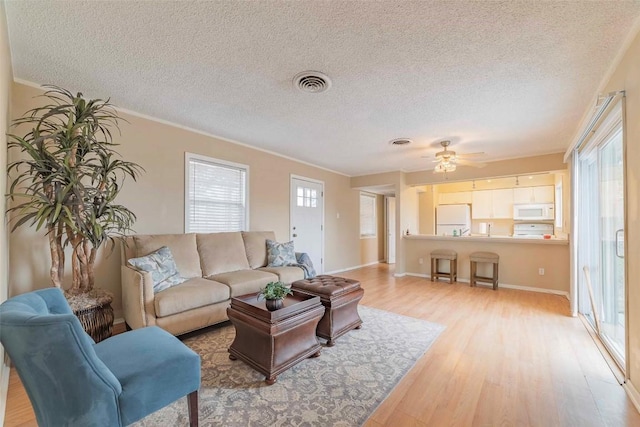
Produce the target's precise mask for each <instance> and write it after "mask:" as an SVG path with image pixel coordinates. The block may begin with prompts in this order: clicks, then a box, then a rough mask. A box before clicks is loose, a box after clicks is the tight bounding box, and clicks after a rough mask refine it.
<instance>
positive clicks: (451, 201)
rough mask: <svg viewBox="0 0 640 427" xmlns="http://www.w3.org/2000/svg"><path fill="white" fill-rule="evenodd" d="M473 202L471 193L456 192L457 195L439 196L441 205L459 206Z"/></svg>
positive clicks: (446, 194)
mask: <svg viewBox="0 0 640 427" xmlns="http://www.w3.org/2000/svg"><path fill="white" fill-rule="evenodd" d="M471 202H472V199H471V191H456V192H455V193H440V194H438V204H439V205H458V204H465V203H471Z"/></svg>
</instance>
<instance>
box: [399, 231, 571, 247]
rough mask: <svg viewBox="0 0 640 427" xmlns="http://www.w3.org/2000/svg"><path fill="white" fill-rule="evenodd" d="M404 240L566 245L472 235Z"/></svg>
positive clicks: (417, 236) (564, 241) (564, 242)
mask: <svg viewBox="0 0 640 427" xmlns="http://www.w3.org/2000/svg"><path fill="white" fill-rule="evenodd" d="M402 237H403V238H404V239H410V240H444V241H456V242H460V243H463V242H482V243H515V244H529V245H568V244H569V240H567V239H558V238H555V237H554V238H551V239H539V238H527V237H512V236H501V235H495V236H484V235H480V236H478V235H475V236H474V235H472V236H436V235H433V234H410V235H408V236H406V235H405V236H402Z"/></svg>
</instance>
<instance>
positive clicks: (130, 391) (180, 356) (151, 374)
mask: <svg viewBox="0 0 640 427" xmlns="http://www.w3.org/2000/svg"><path fill="white" fill-rule="evenodd" d="M94 349H95V351H96V355H97V356H98V358H99V359H101V360H102V361H103V362H104V364H105V365H106V366H107V367H108V368H109V370H110V371H111V372H112V373H113V374H114V375H115V377H116V378H117V379H118V381H120V384H122V393H121V394H120V396H119V397H118V399H119V401H120V412H121V415H122V422H123V424H125V425H126V424H130V423H133V422H135V421H137V420H139V419H141V418H143V417H144V416H146V415H147V414H150V413H152V412H155V411H157V410H158V409H161V408H163V407H164V406H166V405H168V404H169V403H171V402H174V401H175V400H177V399H179V398H181V397H182V396H185V395H187V394H189V393H190V392H192V391H194V390H197V389H198V388H199V386H200V356H198V355H197V354H196V353H195V352H193V350H191V349H189V348H188V347H187V346H185V345H184V344H182V342H180V340H179V339H177V338H176V337H174V336H173V335H171V334H170V333H168V332H166V331H165V330H163V329H160V328H159V327H157V326H150V327H147V328H142V329H136V330H134V331H129V332H127V333H125V334H120V335H116V336H114V337H111V338H109V339H107V340H104V341H101V342H99V343H98V344H96V345H95V346H94ZM168 372H171V373H173V375H167V373H168Z"/></svg>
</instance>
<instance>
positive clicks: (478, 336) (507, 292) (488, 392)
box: [5, 264, 640, 427]
mask: <svg viewBox="0 0 640 427" xmlns="http://www.w3.org/2000/svg"><path fill="white" fill-rule="evenodd" d="M391 273H392V271H390V270H389V268H388V266H387V265H385V264H380V265H376V266H372V267H367V268H363V269H359V270H354V271H350V272H346V273H341V274H340V275H341V276H345V277H351V278H354V279H358V280H360V281H361V283H362V286H363V287H364V289H365V295H364V298H363V300H362V302H361V304H364V305H368V306H371V307H376V308H380V309H384V310H388V311H393V312H395V313H399V314H403V315H406V316H412V317H417V318H421V319H424V320H428V321H431V322H436V323H440V324H442V325H444V326H446V329H445V331H444V332H443V333H442V334H441V335H440V337H439V338H438V339H437V340H436V342H435V343H434V345H433V346H432V347H431V348H430V349H429V350H428V351H427V353H426V354H425V355H424V356H423V357H422V358H421V359H420V360H419V361H418V362H417V363H416V365H415V366H414V368H413V369H412V370H411V371H409V373H408V374H407V375H406V376H405V378H404V379H403V380H402V381H401V382H400V383H399V384H398V386H397V387H396V388H395V390H394V391H393V392H392V393H391V394H390V395H389V397H388V398H387V399H386V400H385V401H384V402H383V403H382V405H381V406H380V407H379V408H378V410H377V411H376V412H375V413H374V414H373V415H372V416H371V418H370V419H369V421H368V422H367V423H366V426H367V427H377V426H393V427H398V426H433V427H440V426H491V427H493V426H517V427H524V426H541V427H552V426H567V427H573V426H580V427H589V426H611V427H614V426H615V427H620V426H629V427H631V426H640V415H639V414H638V412H637V411H636V410H635V408H634V407H633V405H632V404H631V402H630V401H629V400H628V399H627V397H626V394H625V392H624V390H623V389H622V387H621V386H620V385H619V384H618V383H617V382H616V380H615V378H614V376H613V374H612V373H611V371H610V370H609V368H608V366H607V364H606V363H605V361H604V359H603V357H602V355H601V354H600V353H599V351H598V349H597V347H596V346H595V344H594V343H593V341H592V339H591V337H590V335H589V333H588V332H587V330H586V329H585V328H584V326H583V325H582V323H581V321H580V320H579V319H577V318H572V317H570V316H569V302H568V301H567V299H566V298H564V297H561V296H555V295H548V294H539V293H534V292H523V291H516V290H511V289H499V290H498V291H493V290H491V289H490V288H485V287H477V288H470V287H469V286H468V284H463V283H454V284H453V285H450V284H449V283H446V282H438V283H432V282H430V281H429V280H427V279H423V278H416V277H403V278H394V277H393V276H392V274H391ZM363 327H366V325H364V326H363ZM5 425H6V426H7V427H10V426H35V425H36V424H35V421H34V415H33V411H32V410H31V407H30V405H29V401H28V398H27V397H26V395H25V394H24V391H23V389H22V386H21V385H20V383H19V379H18V377H17V375H16V374H15V372H14V371H13V370H12V373H11V376H10V386H9V395H8V400H7V414H6V418H5Z"/></svg>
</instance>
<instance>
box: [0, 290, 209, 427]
mask: <svg viewBox="0 0 640 427" xmlns="http://www.w3.org/2000/svg"><path fill="white" fill-rule="evenodd" d="M0 342H2V345H3V346H4V348H5V349H6V350H7V353H8V354H9V356H10V357H11V360H12V362H13V364H14V365H15V367H16V369H17V371H18V375H19V376H20V379H21V380H22V383H23V384H24V387H25V389H26V391H27V394H28V395H29V399H30V400H31V404H32V405H33V408H34V410H35V413H36V418H37V421H38V425H40V426H55V427H58V426H83V427H87V426H124V425H128V424H131V423H133V422H135V421H137V420H139V419H141V418H143V417H145V416H146V415H148V414H151V413H152V412H155V411H157V410H158V409H160V408H162V407H164V406H166V405H168V404H169V403H171V402H173V401H175V400H177V399H179V398H181V397H183V396H187V395H188V396H187V402H188V408H189V422H190V425H191V426H192V427H194V426H197V425H198V388H199V387H200V356H198V355H197V354H196V353H194V352H193V351H192V350H191V349H189V348H188V347H187V346H185V345H184V344H183V343H181V342H180V341H179V340H178V339H177V338H175V337H174V336H173V335H171V334H169V333H168V332H166V331H164V330H162V329H160V328H158V327H155V326H154V327H148V328H142V329H137V330H135V331H131V332H126V333H123V334H120V335H116V336H114V337H111V338H109V339H106V340H104V341H102V342H100V343H98V344H96V343H94V342H93V340H92V339H91V337H89V335H87V334H86V333H85V332H84V330H83V329H82V326H81V325H80V322H79V321H78V319H77V318H76V317H75V316H74V314H73V312H72V311H71V309H70V307H69V304H68V303H67V300H66V299H65V297H64V295H63V294H62V292H61V291H60V290H59V289H56V288H50V289H45V290H40V291H35V292H29V293H26V294H23V295H19V296H16V297H13V298H10V299H8V300H7V301H5V302H4V303H2V304H1V305H0Z"/></svg>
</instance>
